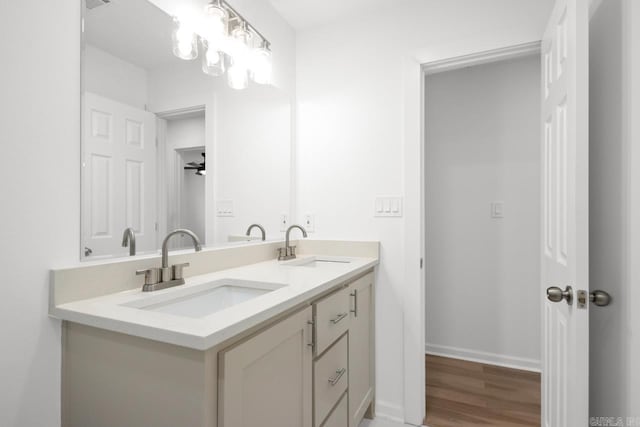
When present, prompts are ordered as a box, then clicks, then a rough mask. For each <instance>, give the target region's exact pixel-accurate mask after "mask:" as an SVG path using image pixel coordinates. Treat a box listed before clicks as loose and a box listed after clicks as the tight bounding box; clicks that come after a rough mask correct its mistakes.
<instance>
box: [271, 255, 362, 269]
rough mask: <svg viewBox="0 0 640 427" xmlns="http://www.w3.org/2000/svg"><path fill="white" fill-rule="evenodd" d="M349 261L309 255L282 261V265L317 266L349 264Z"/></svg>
mask: <svg viewBox="0 0 640 427" xmlns="http://www.w3.org/2000/svg"><path fill="white" fill-rule="evenodd" d="M350 262H351V261H350V260H348V259H346V258H328V257H327V258H325V257H310V258H302V259H296V260H293V261H289V262H286V263H284V265H288V266H291V267H310V268H317V267H322V266H326V265H331V264H333V265H335V264H349V263H350Z"/></svg>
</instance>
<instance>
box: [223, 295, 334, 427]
mask: <svg viewBox="0 0 640 427" xmlns="http://www.w3.org/2000/svg"><path fill="white" fill-rule="evenodd" d="M311 319H312V312H311V307H309V308H306V309H304V310H303V311H301V312H298V313H296V314H294V315H292V316H290V317H287V318H286V319H284V320H282V321H280V322H278V323H276V324H275V325H273V326H271V327H269V328H268V329H266V330H263V331H261V332H259V333H257V334H256V335H254V336H252V337H249V338H248V339H246V340H245V341H242V342H241V343H239V344H237V345H235V346H233V347H231V348H228V349H225V350H223V351H221V352H220V353H219V365H220V368H219V373H220V375H219V384H220V392H219V398H218V420H219V422H218V427H255V426H274V427H275V426H300V427H311V405H312V389H311V388H312V382H311V372H312V371H311V364H312V360H313V354H312V353H313V349H312V347H311V346H310V344H311V328H310V325H311ZM345 350H346V349H345Z"/></svg>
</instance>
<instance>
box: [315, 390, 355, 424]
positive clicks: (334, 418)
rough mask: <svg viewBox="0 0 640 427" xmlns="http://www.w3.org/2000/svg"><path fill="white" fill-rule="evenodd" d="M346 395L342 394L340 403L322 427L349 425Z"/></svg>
mask: <svg viewBox="0 0 640 427" xmlns="http://www.w3.org/2000/svg"><path fill="white" fill-rule="evenodd" d="M348 400H349V399H347V395H346V394H343V395H342V398H341V399H340V403H338V406H336V409H334V410H333V412H332V413H331V415H329V418H327V420H326V421H325V422H324V424H323V425H322V427H349V411H348V408H347V401H348Z"/></svg>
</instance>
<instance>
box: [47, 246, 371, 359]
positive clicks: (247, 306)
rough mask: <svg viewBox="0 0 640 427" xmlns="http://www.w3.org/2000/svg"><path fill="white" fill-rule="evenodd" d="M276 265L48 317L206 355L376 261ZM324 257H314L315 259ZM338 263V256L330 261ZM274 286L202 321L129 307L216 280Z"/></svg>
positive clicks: (68, 307) (94, 301)
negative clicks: (218, 346)
mask: <svg viewBox="0 0 640 427" xmlns="http://www.w3.org/2000/svg"><path fill="white" fill-rule="evenodd" d="M309 258H314V255H305V256H303V257H299V258H298V260H296V261H295V262H293V263H292V262H278V261H276V260H272V261H265V262H259V263H256V264H250V265H246V266H242V267H238V268H232V269H227V270H220V271H216V272H214V273H208V274H202V275H199V276H193V277H191V278H188V279H187V280H186V284H184V285H182V286H177V287H174V288H170V289H165V290H161V291H155V292H142V290H141V287H140V288H139V289H135V290H128V291H122V292H118V293H113V294H110V295H104V296H100V297H96V298H89V299H83V300H79V301H74V302H69V303H64V304H60V305H55V306H53V307H51V309H50V314H51V315H52V316H53V317H56V318H59V319H62V320H67V321H70V322H75V323H80V324H84V325H88V326H93V327H96V328H101V329H106V330H110V331H114V332H120V333H123V334H128V335H133V336H137V337H142V338H147V339H151V340H155V341H160V342H165V343H169V344H175V345H179V346H183V347H189V348H193V349H196V350H207V349H209V348H211V347H214V346H216V345H218V344H220V343H222V342H224V341H226V340H228V339H229V338H232V337H234V336H235V335H238V334H240V333H242V332H244V331H246V330H247V329H249V328H252V327H254V326H256V325H259V324H260V323H262V322H264V321H267V320H269V319H271V318H273V317H275V316H278V315H279V314H282V313H284V312H286V311H287V310H289V309H292V308H294V307H296V306H298V305H300V304H302V303H304V302H305V301H309V300H312V299H314V298H315V297H317V296H319V295H321V294H323V293H324V292H326V291H328V290H330V289H331V288H333V287H335V286H337V285H339V284H340V283H343V282H345V281H347V280H349V279H351V278H354V277H356V276H358V275H360V274H361V273H364V272H365V271H367V270H369V269H371V268H373V267H374V266H376V265H377V264H378V259H377V258H371V257H348V258H342V260H346V261H348V262H326V263H322V265H321V266H318V267H315V268H314V267H303V266H295V265H294V264H298V263H301V262H304V260H307V259H309ZM320 258H322V259H326V258H327V257H326V256H322V257H320V256H318V259H320ZM331 258H333V259H335V260H340V259H341V258H338V257H331ZM223 279H227V280H230V281H238V282H239V281H251V282H262V283H268V284H275V286H276V287H277V289H275V290H273V291H271V292H268V293H265V294H264V295H260V296H259V297H256V298H254V299H251V300H248V301H245V302H242V303H239V304H237V305H234V306H231V307H229V308H226V309H223V310H220V311H218V312H216V313H213V314H210V315H206V316H204V317H199V318H192V317H186V316H180V315H175V314H168V313H163V312H159V311H151V310H144V309H140V308H135V305H136V302H137V301H142V300H143V299H148V298H150V296H152V297H153V298H156V297H158V298H161V297H162V296H169V295H170V294H171V293H176V292H178V293H185V292H189V290H190V289H191V290H195V289H196V288H197V287H198V286H202V285H203V284H205V283H209V282H213V281H216V280H223Z"/></svg>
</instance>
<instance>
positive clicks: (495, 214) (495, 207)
mask: <svg viewBox="0 0 640 427" xmlns="http://www.w3.org/2000/svg"><path fill="white" fill-rule="evenodd" d="M491 218H493V219H502V218H504V202H491Z"/></svg>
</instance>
